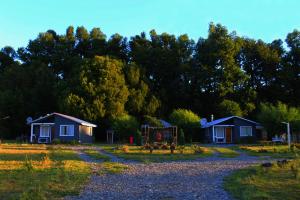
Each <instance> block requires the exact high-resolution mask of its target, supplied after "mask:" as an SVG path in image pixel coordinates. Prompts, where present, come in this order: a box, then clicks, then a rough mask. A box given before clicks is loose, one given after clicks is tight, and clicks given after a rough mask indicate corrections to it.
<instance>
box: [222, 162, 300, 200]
mask: <svg viewBox="0 0 300 200" xmlns="http://www.w3.org/2000/svg"><path fill="white" fill-rule="evenodd" d="M292 165H293V166H297V167H296V168H297V170H294V173H293V171H292V170H291V166H292ZM299 166H300V161H299V160H295V161H293V162H291V163H289V164H287V165H286V166H284V167H282V168H281V167H278V166H277V165H274V166H273V167H271V168H270V169H263V168H262V167H260V166H257V167H251V168H248V169H242V170H239V171H236V172H234V173H233V174H232V175H230V176H228V177H226V178H225V179H224V187H225V189H226V190H227V191H228V192H229V193H230V194H231V195H232V196H233V197H235V198H236V199H241V200H248V199H249V200H250V199H257V200H258V199H259V200H260V199H266V200H267V199H270V200H271V199H272V200H282V199H285V200H294V199H299V196H300V177H299V176H300V174H299V171H300V168H299ZM295 173H296V174H298V177H297V178H296V177H295Z"/></svg>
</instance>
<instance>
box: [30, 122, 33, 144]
mask: <svg viewBox="0 0 300 200" xmlns="http://www.w3.org/2000/svg"><path fill="white" fill-rule="evenodd" d="M32 137H33V123H31V125H30V143H32Z"/></svg>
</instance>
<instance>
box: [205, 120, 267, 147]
mask: <svg viewBox="0 0 300 200" xmlns="http://www.w3.org/2000/svg"><path fill="white" fill-rule="evenodd" d="M200 124H201V128H202V129H204V134H205V140H206V142H208V143H221V144H230V143H243V142H245V141H246V140H247V141H252V142H255V141H256V140H257V139H259V136H258V135H259V134H260V132H261V130H262V127H261V125H260V124H259V123H257V122H255V121H252V120H249V119H245V118H242V117H238V116H230V117H225V118H221V119H217V120H212V121H211V122H207V120H206V119H202V120H201V122H200Z"/></svg>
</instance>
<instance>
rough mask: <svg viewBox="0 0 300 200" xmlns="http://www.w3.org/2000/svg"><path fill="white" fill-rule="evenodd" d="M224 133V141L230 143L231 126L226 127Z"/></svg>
mask: <svg viewBox="0 0 300 200" xmlns="http://www.w3.org/2000/svg"><path fill="white" fill-rule="evenodd" d="M225 133H226V134H225V135H226V143H231V142H232V129H231V128H226V129H225Z"/></svg>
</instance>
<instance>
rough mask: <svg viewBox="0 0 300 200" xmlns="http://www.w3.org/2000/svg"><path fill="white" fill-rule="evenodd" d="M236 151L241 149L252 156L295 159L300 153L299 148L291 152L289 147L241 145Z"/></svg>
mask: <svg viewBox="0 0 300 200" xmlns="http://www.w3.org/2000/svg"><path fill="white" fill-rule="evenodd" d="M234 149H239V150H241V151H244V152H246V153H247V154H248V155H251V156H270V157H272V158H291V159H292V158H295V155H296V153H300V150H299V149H298V148H293V149H292V151H290V150H289V148H288V146H287V145H267V146H262V145H241V146H239V147H236V148H234Z"/></svg>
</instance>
